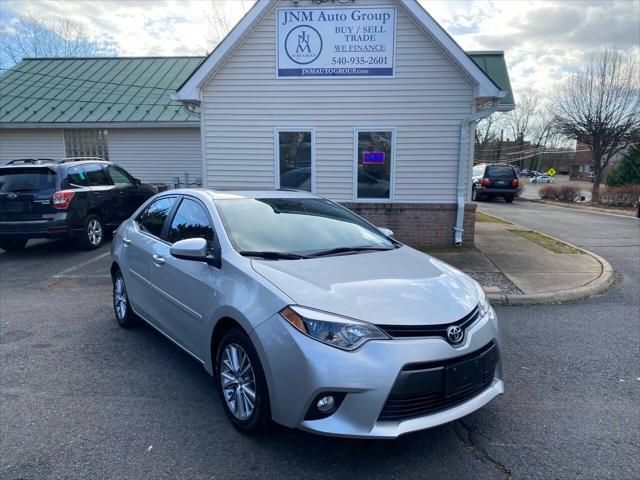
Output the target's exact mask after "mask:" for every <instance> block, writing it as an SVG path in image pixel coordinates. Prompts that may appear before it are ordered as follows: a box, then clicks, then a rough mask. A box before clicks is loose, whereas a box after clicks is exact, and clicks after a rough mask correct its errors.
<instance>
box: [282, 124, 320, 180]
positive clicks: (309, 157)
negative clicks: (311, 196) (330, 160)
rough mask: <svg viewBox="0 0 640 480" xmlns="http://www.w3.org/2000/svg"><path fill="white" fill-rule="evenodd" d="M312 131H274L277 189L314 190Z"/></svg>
mask: <svg viewBox="0 0 640 480" xmlns="http://www.w3.org/2000/svg"><path fill="white" fill-rule="evenodd" d="M313 137H314V135H313V130H304V129H300V130H297V129H296V130H294V129H291V130H288V129H278V130H276V141H277V148H276V155H277V158H276V173H277V178H278V181H277V182H276V183H277V185H276V186H277V187H278V188H294V189H296V190H306V191H308V192H311V191H313V190H314V186H313V182H314V178H313V168H314V158H313V157H314V144H313V142H314V138H313Z"/></svg>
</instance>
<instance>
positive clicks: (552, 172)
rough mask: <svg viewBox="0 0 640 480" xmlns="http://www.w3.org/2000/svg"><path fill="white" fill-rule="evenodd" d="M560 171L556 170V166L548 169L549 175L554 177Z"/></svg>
mask: <svg viewBox="0 0 640 480" xmlns="http://www.w3.org/2000/svg"><path fill="white" fill-rule="evenodd" d="M556 173H558V172H556V170H555V168H553V167H552V168H550V169H549V170H547V175H551V176H552V177H553V176H554V175H555V174H556Z"/></svg>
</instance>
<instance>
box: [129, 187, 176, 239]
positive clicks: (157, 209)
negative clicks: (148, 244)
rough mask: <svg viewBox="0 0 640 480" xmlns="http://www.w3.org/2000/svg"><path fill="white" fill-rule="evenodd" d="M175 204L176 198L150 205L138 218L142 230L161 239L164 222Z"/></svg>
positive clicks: (165, 198)
mask: <svg viewBox="0 0 640 480" xmlns="http://www.w3.org/2000/svg"><path fill="white" fill-rule="evenodd" d="M175 202H176V198H175V197H164V198H160V199H158V200H156V201H155V202H153V203H152V204H151V205H149V206H148V207H147V208H146V209H145V210H144V211H143V212H142V213H141V214H140V216H139V217H138V225H139V227H140V229H141V230H142V231H144V232H147V233H150V234H151V235H154V236H156V237H158V238H159V237H160V235H161V234H162V226H163V225H164V221H165V220H166V218H167V215H169V212H170V211H171V208H172V207H173V204H174V203H175Z"/></svg>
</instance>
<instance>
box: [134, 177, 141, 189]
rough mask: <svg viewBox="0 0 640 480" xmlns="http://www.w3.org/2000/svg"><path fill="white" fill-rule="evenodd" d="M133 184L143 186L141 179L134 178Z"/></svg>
mask: <svg viewBox="0 0 640 480" xmlns="http://www.w3.org/2000/svg"><path fill="white" fill-rule="evenodd" d="M133 183H134V185H135V186H136V187H137V186H138V185H142V180H140V179H139V178H134V179H133Z"/></svg>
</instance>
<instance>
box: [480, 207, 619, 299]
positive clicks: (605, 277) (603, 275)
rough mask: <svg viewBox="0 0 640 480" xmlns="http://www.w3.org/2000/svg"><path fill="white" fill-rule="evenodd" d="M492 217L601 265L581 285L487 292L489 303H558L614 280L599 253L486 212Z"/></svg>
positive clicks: (588, 294)
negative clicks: (537, 290) (528, 291)
mask: <svg viewBox="0 0 640 480" xmlns="http://www.w3.org/2000/svg"><path fill="white" fill-rule="evenodd" d="M483 213H486V212H483ZM487 215H490V216H492V217H495V218H497V219H499V220H502V221H505V222H509V223H511V224H512V225H516V226H518V227H521V228H526V229H527V230H529V231H531V232H536V233H539V234H540V235H545V236H547V237H549V238H552V239H553V240H555V241H557V242H560V243H564V244H566V245H569V246H570V247H573V248H575V249H576V250H580V251H581V252H582V253H584V254H585V255H590V256H591V257H593V258H594V259H595V260H596V261H597V262H598V263H599V264H600V267H601V270H600V275H598V277H596V278H594V279H593V280H591V281H590V282H589V283H587V284H586V285H583V286H582V287H578V288H574V289H571V290H559V291H556V292H545V293H536V294H525V295H513V294H507V293H505V294H495V293H488V294H487V298H488V299H489V301H490V302H491V303H494V304H499V305H540V304H545V303H560V302H570V301H572V300H580V299H583V298H588V297H593V296H595V295H597V294H599V293H602V292H604V291H606V290H608V289H609V288H610V287H611V285H613V283H614V282H615V280H616V274H615V272H614V270H613V267H612V266H611V264H610V263H609V262H607V261H606V260H605V259H604V258H602V257H601V256H600V255H596V254H595V253H593V252H590V251H588V250H585V249H584V248H580V247H578V246H577V245H573V244H572V243H569V242H565V241H564V240H560V239H559V238H555V237H552V236H551V235H547V234H546V233H542V232H538V231H537V230H533V229H530V228H527V227H523V226H522V225H517V224H515V223H513V222H511V221H509V220H507V219H506V218H501V217H498V216H497V215H493V214H491V213H487Z"/></svg>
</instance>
